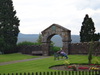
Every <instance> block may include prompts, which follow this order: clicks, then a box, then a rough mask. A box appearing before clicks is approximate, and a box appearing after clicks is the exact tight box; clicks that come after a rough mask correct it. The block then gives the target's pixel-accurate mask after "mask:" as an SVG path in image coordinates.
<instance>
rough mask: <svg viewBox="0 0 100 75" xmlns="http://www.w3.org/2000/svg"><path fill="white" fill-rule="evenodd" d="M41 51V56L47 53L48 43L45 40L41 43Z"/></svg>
mask: <svg viewBox="0 0 100 75" xmlns="http://www.w3.org/2000/svg"><path fill="white" fill-rule="evenodd" d="M42 51H43V56H48V55H49V43H47V42H45V43H43V44H42Z"/></svg>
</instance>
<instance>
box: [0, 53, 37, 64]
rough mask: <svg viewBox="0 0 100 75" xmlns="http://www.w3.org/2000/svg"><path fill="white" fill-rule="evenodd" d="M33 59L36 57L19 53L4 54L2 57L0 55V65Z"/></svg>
mask: <svg viewBox="0 0 100 75" xmlns="http://www.w3.org/2000/svg"><path fill="white" fill-rule="evenodd" d="M35 57H38V56H31V55H24V54H20V53H13V54H4V55H0V63H1V62H9V61H15V60H23V59H31V58H35Z"/></svg>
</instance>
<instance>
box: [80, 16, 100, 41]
mask: <svg viewBox="0 0 100 75" xmlns="http://www.w3.org/2000/svg"><path fill="white" fill-rule="evenodd" d="M98 40H99V35H98V34H95V27H94V22H93V21H92V18H89V16H88V14H86V16H85V18H84V20H83V22H82V26H81V31H80V42H90V41H98Z"/></svg>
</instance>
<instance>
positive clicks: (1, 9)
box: [0, 0, 20, 50]
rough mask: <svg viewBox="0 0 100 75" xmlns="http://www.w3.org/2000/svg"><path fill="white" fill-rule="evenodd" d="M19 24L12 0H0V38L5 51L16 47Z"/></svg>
mask: <svg viewBox="0 0 100 75" xmlns="http://www.w3.org/2000/svg"><path fill="white" fill-rule="evenodd" d="M19 22H20V21H19V20H18V18H17V16H16V11H15V10H14V6H13V2H12V0H0V38H3V40H4V42H5V48H6V49H7V50H9V49H12V48H14V47H15V46H16V43H17V36H18V33H19V28H18V26H19Z"/></svg>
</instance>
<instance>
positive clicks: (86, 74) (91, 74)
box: [0, 71, 100, 75]
mask: <svg viewBox="0 0 100 75" xmlns="http://www.w3.org/2000/svg"><path fill="white" fill-rule="evenodd" d="M0 75H100V71H55V72H35V73H34V72H32V73H8V74H5V73H4V74H0Z"/></svg>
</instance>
